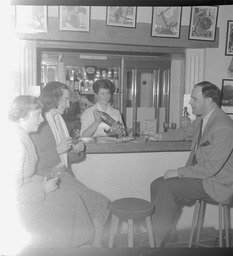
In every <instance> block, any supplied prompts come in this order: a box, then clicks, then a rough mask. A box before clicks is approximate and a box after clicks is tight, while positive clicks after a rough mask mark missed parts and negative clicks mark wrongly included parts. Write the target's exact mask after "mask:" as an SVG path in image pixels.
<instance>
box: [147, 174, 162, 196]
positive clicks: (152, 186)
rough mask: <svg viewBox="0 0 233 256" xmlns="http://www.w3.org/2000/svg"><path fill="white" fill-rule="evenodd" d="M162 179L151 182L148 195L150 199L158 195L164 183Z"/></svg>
mask: <svg viewBox="0 0 233 256" xmlns="http://www.w3.org/2000/svg"><path fill="white" fill-rule="evenodd" d="M164 181H165V180H164V178H163V177H160V178H158V179H156V180H154V181H152V182H151V184H150V194H151V199H153V197H154V196H155V195H156V194H157V193H158V191H159V189H160V187H161V186H162V184H163V183H164Z"/></svg>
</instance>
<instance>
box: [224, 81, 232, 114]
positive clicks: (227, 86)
mask: <svg viewBox="0 0 233 256" xmlns="http://www.w3.org/2000/svg"><path fill="white" fill-rule="evenodd" d="M221 108H222V109H223V110H224V111H225V112H226V113H227V114H233V79H223V80H222V97H221Z"/></svg>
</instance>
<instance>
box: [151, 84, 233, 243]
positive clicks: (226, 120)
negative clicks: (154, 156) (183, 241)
mask: <svg viewBox="0 0 233 256" xmlns="http://www.w3.org/2000/svg"><path fill="white" fill-rule="evenodd" d="M220 97H221V92H220V90H219V88H218V87H217V86H216V85H214V84H212V83H210V82H207V81H204V82H201V83H198V84H196V85H195V86H194V88H193V91H192V94H191V99H190V102H189V104H190V105H191V107H192V112H193V114H194V115H196V119H195V120H194V121H193V122H192V123H191V124H190V125H189V126H187V127H185V128H179V129H176V130H173V131H170V132H167V133H162V134H154V135H153V136H154V137H155V138H156V139H158V140H160V141H175V140H177V141H178V140H192V146H191V152H190V155H189V159H188V161H187V164H186V165H185V166H184V167H180V168H178V169H175V170H167V171H166V172H165V174H164V176H163V177H160V178H158V179H156V180H154V181H153V182H152V183H151V187H150V192H151V202H152V203H153V204H154V205H155V213H154V215H153V216H152V222H153V231H154V234H155V242H156V247H160V246H161V243H162V245H163V244H164V243H165V241H167V238H168V237H169V233H170V232H171V231H172V230H173V232H174V230H175V226H176V221H177V217H178V215H179V213H180V211H181V208H182V207H183V206H184V205H188V204H190V203H192V202H195V201H196V200H198V199H200V200H203V201H206V202H212V203H216V202H217V203H228V202H229V201H230V200H231V197H232V195H233V154H232V150H233V120H232V119H231V118H230V117H228V116H227V115H226V114H225V112H224V111H223V110H222V109H221V108H220V107H219V105H220Z"/></svg>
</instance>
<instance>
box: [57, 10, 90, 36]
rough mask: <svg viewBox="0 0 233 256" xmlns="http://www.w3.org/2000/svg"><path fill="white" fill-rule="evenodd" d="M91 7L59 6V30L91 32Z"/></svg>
mask: <svg viewBox="0 0 233 256" xmlns="http://www.w3.org/2000/svg"><path fill="white" fill-rule="evenodd" d="M90 13H91V9H90V6H59V30H64V31H77V32H90Z"/></svg>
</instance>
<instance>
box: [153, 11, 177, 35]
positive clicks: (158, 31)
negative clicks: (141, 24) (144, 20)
mask: <svg viewBox="0 0 233 256" xmlns="http://www.w3.org/2000/svg"><path fill="white" fill-rule="evenodd" d="M181 17H182V7H180V6H174V7H173V6H166V7H162V6H161V7H153V12H152V22H151V36H152V37H167V38H179V37H180V30H181Z"/></svg>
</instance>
